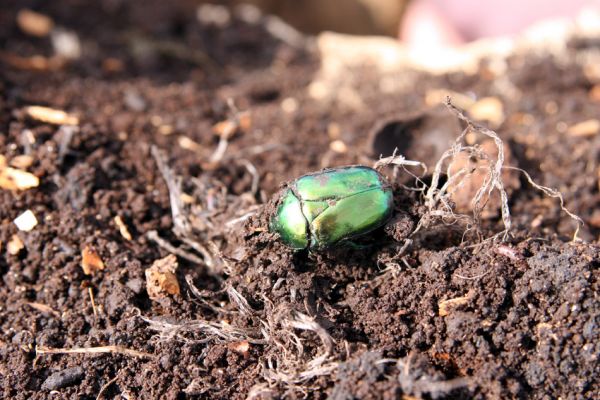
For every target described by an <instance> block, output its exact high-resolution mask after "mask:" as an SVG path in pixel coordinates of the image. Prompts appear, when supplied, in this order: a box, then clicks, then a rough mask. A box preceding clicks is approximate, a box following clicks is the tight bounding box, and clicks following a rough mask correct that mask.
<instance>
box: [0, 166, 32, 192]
mask: <svg viewBox="0 0 600 400" xmlns="http://www.w3.org/2000/svg"><path fill="white" fill-rule="evenodd" d="M39 185H40V179H39V178H38V177H37V176H35V175H33V174H32V173H29V172H27V171H21V170H20V169H16V168H10V167H5V168H2V167H1V166H0V188H2V189H6V190H27V189H31V188H34V187H38V186H39Z"/></svg>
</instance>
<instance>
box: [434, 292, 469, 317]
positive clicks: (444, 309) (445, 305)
mask: <svg viewBox="0 0 600 400" xmlns="http://www.w3.org/2000/svg"><path fill="white" fill-rule="evenodd" d="M473 294H474V293H473V292H469V293H467V294H466V295H464V296H460V297H455V298H453V299H448V300H443V301H440V302H439V303H438V315H439V316H440V317H445V316H446V315H448V314H450V312H451V311H452V309H454V308H456V307H458V306H462V305H465V304H468V303H469V300H471V298H472V297H473Z"/></svg>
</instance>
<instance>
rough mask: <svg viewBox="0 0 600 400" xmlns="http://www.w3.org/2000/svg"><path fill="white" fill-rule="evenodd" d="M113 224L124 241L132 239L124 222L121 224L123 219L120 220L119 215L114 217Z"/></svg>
mask: <svg viewBox="0 0 600 400" xmlns="http://www.w3.org/2000/svg"><path fill="white" fill-rule="evenodd" d="M115 224H116V225H117V227H118V228H119V233H120V234H121V236H123V237H124V238H125V239H126V240H132V239H133V238H132V237H131V233H129V228H127V225H125V222H123V218H121V216H120V215H117V216H116V217H115Z"/></svg>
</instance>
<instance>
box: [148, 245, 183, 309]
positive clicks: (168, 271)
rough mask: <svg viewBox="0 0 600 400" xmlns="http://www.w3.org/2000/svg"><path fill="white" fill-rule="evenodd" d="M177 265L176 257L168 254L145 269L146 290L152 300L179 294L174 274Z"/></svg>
mask: <svg viewBox="0 0 600 400" xmlns="http://www.w3.org/2000/svg"><path fill="white" fill-rule="evenodd" d="M177 267H178V264H177V257H175V256H174V255H173V254H170V255H168V256H166V257H165V258H161V259H159V260H156V261H154V263H153V264H152V266H151V267H150V268H148V269H147V270H146V290H147V291H148V296H149V297H150V298H151V299H152V300H159V299H163V298H165V297H167V295H178V294H179V282H177V277H176V276H175V271H177Z"/></svg>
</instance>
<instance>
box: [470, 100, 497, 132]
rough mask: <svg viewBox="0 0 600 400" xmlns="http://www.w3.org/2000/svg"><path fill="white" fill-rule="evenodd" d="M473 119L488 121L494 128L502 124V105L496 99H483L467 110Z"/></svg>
mask: <svg viewBox="0 0 600 400" xmlns="http://www.w3.org/2000/svg"><path fill="white" fill-rule="evenodd" d="M468 111H469V114H470V115H471V117H472V118H473V119H477V120H480V121H488V122H490V123H491V124H492V125H494V126H499V125H500V124H501V123H502V122H504V119H505V116H504V105H503V104H502V102H501V101H500V99H499V98H497V97H484V98H482V99H479V100H477V101H476V102H475V103H474V104H473V105H472V106H470V107H469V108H468Z"/></svg>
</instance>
